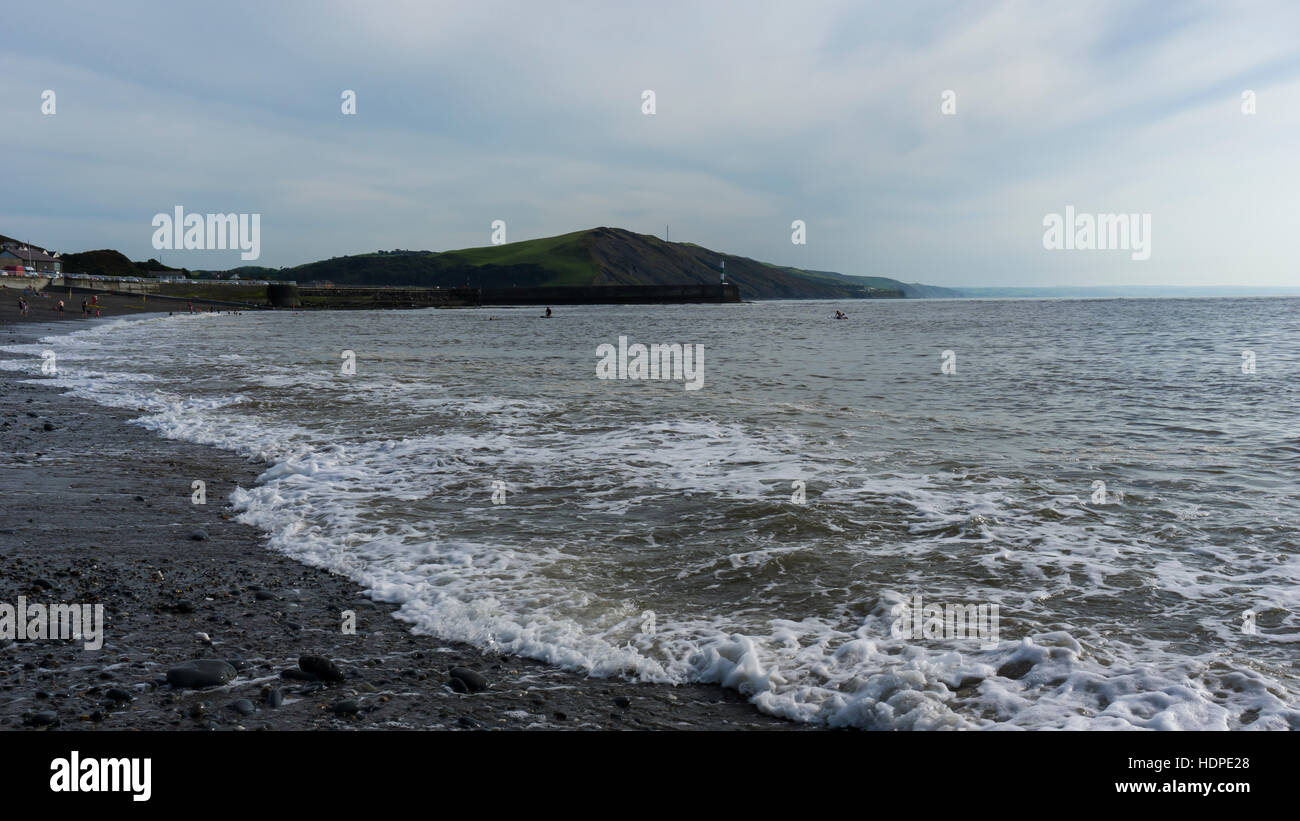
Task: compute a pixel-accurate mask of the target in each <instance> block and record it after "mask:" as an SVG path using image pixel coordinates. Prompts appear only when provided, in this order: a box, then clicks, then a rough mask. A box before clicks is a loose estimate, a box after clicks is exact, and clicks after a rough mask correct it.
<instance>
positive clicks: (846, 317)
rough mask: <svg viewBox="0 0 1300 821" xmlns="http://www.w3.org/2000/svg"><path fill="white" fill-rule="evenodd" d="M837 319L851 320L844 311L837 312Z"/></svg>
mask: <svg viewBox="0 0 1300 821" xmlns="http://www.w3.org/2000/svg"><path fill="white" fill-rule="evenodd" d="M835 318H836V319H848V318H849V315H848V314H846V313H844V312H843V311H836V312H835Z"/></svg>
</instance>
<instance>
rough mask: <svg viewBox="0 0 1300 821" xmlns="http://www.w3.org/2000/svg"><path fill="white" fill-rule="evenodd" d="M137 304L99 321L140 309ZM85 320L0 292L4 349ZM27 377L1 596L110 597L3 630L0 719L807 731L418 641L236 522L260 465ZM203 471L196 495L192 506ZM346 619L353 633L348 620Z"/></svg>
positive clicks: (18, 412)
mask: <svg viewBox="0 0 1300 821" xmlns="http://www.w3.org/2000/svg"><path fill="white" fill-rule="evenodd" d="M74 296H76V295H75V294H74ZM64 299H65V302H67V297H66V296H65V297H64ZM101 301H105V300H104V299H103V298H101ZM129 301H130V300H129V299H128V298H116V299H115V300H114V301H113V302H110V303H109V304H108V311H106V312H105V317H106V318H107V317H111V316H122V315H125V313H126V312H128V311H133V310H134V309H132V308H130V307H129V305H128V303H129ZM80 302H81V299H80V297H77V298H76V300H75V303H76V309H77V312H78V313H79V311H80ZM39 304H40V305H42V307H43V306H44V305H46V304H48V302H47V301H46V300H40V301H39ZM196 304H197V303H196ZM183 307H184V306H183V305H182V309H183ZM150 308H151V309H153V310H154V311H156V306H153V305H151V306H150ZM110 311H111V312H112V313H110ZM143 312H144V311H143V310H137V311H135V313H143ZM151 312H153V311H151ZM78 313H73V314H72V315H71V316H67V315H65V317H64V318H63V319H54V318H52V316H51V314H52V312H51V311H49V310H48V308H46V309H45V310H40V309H39V308H38V309H37V310H34V311H33V312H32V316H29V317H26V318H22V317H19V316H18V315H17V309H16V295H15V294H11V293H0V344H4V345H10V344H18V343H22V342H28V341H31V340H32V339H33V338H35V337H34V334H40V335H43V334H47V333H50V332H51V330H49V329H48V327H47V326H46V325H44V324H41V323H50V322H52V321H54V322H57V325H56V327H55V328H54V329H53V332H55V333H57V332H61V331H62V329H63V326H64V325H67V326H69V329H71V325H72V324H73V323H76V322H81V321H82V320H81V318H80V317H79V316H78ZM87 324H88V323H87ZM14 356H15V355H14V354H6V353H0V357H4V358H12V357H14ZM29 378H31V377H27V376H22V377H20V376H17V375H15V374H14V373H12V372H7V371H0V500H2V501H0V602H4V603H8V604H10V605H16V604H17V602H18V597H19V596H25V597H26V600H27V602H28V603H29V604H31V603H44V604H53V603H57V602H66V603H77V604H92V605H93V604H102V605H103V606H104V613H105V625H104V642H103V646H102V648H100V649H98V650H87V649H85V647H84V645H83V643H82V642H79V641H62V640H54V639H47V640H32V639H26V640H6V639H0V728H2V729H9V730H12V729H24V728H33V729H47V730H49V729H55V730H57V729H107V730H134V729H182V730H198V729H292V730H303V729H439V730H443V729H445V730H456V729H505V730H526V729H543V730H571V729H704V730H724V729H726V730H733V729H763V730H798V729H806V728H805V727H803V726H802V725H797V724H793V723H790V722H786V721H782V720H780V719H776V718H772V717H769V716H765V715H763V714H761V713H759V712H758V711H757V710H756V709H755V708H754V707H753V706H751V705H750V704H749V703H748V702H747V701H746V699H745V698H744V697H743V696H741V695H739V694H737V693H736V692H734V691H731V690H724V689H722V688H720V687H714V686H707V685H680V686H668V685H660V684H636V683H630V682H626V681H622V680H613V679H592V678H587V677H584V676H582V675H579V674H575V673H571V672H565V671H562V670H558V669H555V668H552V667H549V666H547V665H545V664H541V663H539V662H534V661H530V660H527V659H521V658H516V657H510V656H502V655H495V654H492V653H487V652H482V651H479V650H477V649H475V648H473V647H469V646H465V645H460V644H455V643H448V642H445V641H440V640H438V639H436V638H433V637H429V636H418V635H413V634H411V633H410V631H409V629H408V626H407V625H405V624H404V623H402V622H400V621H398V620H396V619H394V618H393V617H392V615H391V614H392V612H393V611H394V610H396V607H395V606H393V605H390V604H384V603H377V602H374V601H372V600H370V599H369V598H367V597H366V596H365V595H364V592H363V591H362V590H361V588H359V587H358V586H357V585H356V584H354V583H353V582H351V581H349V580H347V579H346V578H344V577H341V576H338V575H335V574H332V573H330V572H328V571H325V570H320V569H316V568H310V567H307V566H305V565H302V564H299V563H297V562H295V561H293V560H291V559H289V558H287V557H284V556H282V555H279V554H276V553H272V552H271V551H270V550H269V549H267V548H266V547H265V537H264V535H263V534H262V533H261V531H259V530H257V529H255V528H253V527H251V526H248V525H243V524H240V523H238V522H236V521H234V519H233V514H232V512H231V510H230V509H229V508H228V506H227V503H226V500H227V499H228V497H229V494H230V492H231V491H232V490H233V489H234V488H235V486H236V485H239V486H244V487H248V486H251V485H252V484H254V483H255V480H256V476H257V475H258V473H259V472H260V470H261V466H260V465H258V464H255V463H251V462H248V461H245V460H244V459H241V458H239V457H236V456H234V455H232V454H230V453H227V452H225V451H222V450H217V449H214V448H209V447H205V446H200V445H194V444H189V443H185V442H178V441H172V440H166V439H162V438H160V437H158V436H156V435H154V434H152V433H150V432H148V431H146V430H144V429H143V428H140V427H138V426H135V425H131V424H129V420H130V419H131V418H133V417H134V416H135V415H136V414H133V413H128V412H124V411H119V410H116V409H109V408H102V407H99V406H97V405H93V404H91V403H89V402H86V401H83V400H79V399H73V398H70V397H66V396H62V395H61V394H60V392H59V391H58V390H57V389H55V388H53V387H52V386H45V385H40V384H35V385H31V384H22V383H21V380H22V379H29ZM194 479H203V480H204V481H205V482H206V483H207V488H206V490H207V504H205V505H196V504H192V502H191V498H190V494H191V484H190V483H191V482H192V481H193V480H194ZM347 610H350V611H353V612H354V613H355V614H356V626H355V634H347V633H345V632H343V630H342V629H341V627H342V620H341V614H342V613H343V611H347ZM304 655H315V656H322V657H326V658H328V659H331V660H332V661H333V662H334V663H335V664H336V665H337V667H338V669H339V671H340V672H341V673H342V675H343V680H342V681H322V680H312V677H311V676H309V675H306V674H304V673H302V672H301V671H300V670H299V667H300V665H299V661H298V660H299V658H300V657H302V656H304ZM196 659H221V660H225V661H227V662H229V663H231V664H232V666H233V667H234V668H235V669H236V670H237V672H238V675H237V677H236V678H234V679H233V680H231V681H229V682H228V683H225V684H221V685H218V686H214V687H209V688H205V689H198V690H195V689H176V688H174V687H172V686H171V685H169V684H167V683H166V677H167V671H168V670H169V669H170V668H172V667H173V666H175V665H178V664H181V663H183V662H187V661H191V660H196ZM308 666H311V665H310V664H309V665H308ZM452 668H464V669H465V670H468V671H472V673H477V674H479V675H481V676H482V677H483V679H485V680H486V684H487V689H485V690H482V691H479V692H462V691H464V690H468V689H472V688H473V687H474V686H475V679H474V676H473V675H472V674H467V673H464V672H458V675H459V676H460V678H459V679H456V678H454V677H453V676H452V675H451V674H450V671H451V670H452ZM465 682H469V684H468V686H467V685H466V683H465ZM241 700H243V701H241ZM277 705H278V706H277Z"/></svg>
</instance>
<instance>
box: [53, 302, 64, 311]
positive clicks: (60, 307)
mask: <svg viewBox="0 0 1300 821" xmlns="http://www.w3.org/2000/svg"><path fill="white" fill-rule="evenodd" d="M54 310H55V311H57V312H58V313H63V300H61V299H60V300H59V304H58V305H55V306H54Z"/></svg>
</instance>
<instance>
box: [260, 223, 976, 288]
mask: <svg viewBox="0 0 1300 821" xmlns="http://www.w3.org/2000/svg"><path fill="white" fill-rule="evenodd" d="M724 262H725V264H726V273H727V281H728V282H734V283H736V284H737V285H738V286H739V287H740V294H741V296H742V298H745V299H854V298H857V299H861V298H901V297H915V296H936V295H945V296H949V295H950V296H956V292H948V291H947V289H942V288H934V287H933V286H916V285H908V284H906V283H902V282H899V281H897V280H893V279H888V278H885V277H854V276H848V275H845V274H837V273H832V272H826V271H804V270H801V269H799V268H789V267H783V266H778V265H772V264H769V263H766V262H759V261H757V260H753V259H749V258H748V257H741V256H735V255H732V254H722V253H719V252H717V251H711V250H709V249H707V248H702V247H700V246H698V245H694V244H692V243H687V242H665V241H664V240H662V239H660V238H658V237H655V236H650V235H648V234H637V233H633V232H631V231H625V230H623V229H621V228H592V229H589V230H586V231H575V232H573V233H571V234H561V235H559V236H555V237H545V238H542V239H533V240H525V241H523V242H512V243H509V244H506V245H489V246H485V247H482V248H464V249H461V250H456V251H444V252H441V253H437V252H432V251H379V252H376V253H373V254H358V255H355V256H345V257H334V258H332V259H326V260H320V261H319V262H310V263H307V264H305V265H299V266H297V267H295V268H286V269H283V270H280V271H276V272H274V274H273V275H274V277H275V278H278V279H291V280H297V281H298V282H300V283H304V282H312V281H322V280H324V281H329V282H333V283H334V284H336V285H424V286H438V287H444V288H446V287H455V286H463V285H467V284H468V285H470V286H472V287H485V288H509V287H512V286H520V287H524V286H545V285H588V286H591V285H676V284H684V283H701V284H703V283H715V282H718V278H719V272H720V266H721V264H722V263H724ZM266 276H267V278H270V277H271V276H272V275H271V274H267V275H266ZM921 289H926V290H927V291H933V292H944V293H942V294H940V293H922V291H921Z"/></svg>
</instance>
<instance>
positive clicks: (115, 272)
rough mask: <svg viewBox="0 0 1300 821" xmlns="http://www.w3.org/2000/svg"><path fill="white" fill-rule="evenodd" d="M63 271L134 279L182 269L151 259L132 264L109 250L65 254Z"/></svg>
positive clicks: (123, 256)
mask: <svg viewBox="0 0 1300 821" xmlns="http://www.w3.org/2000/svg"><path fill="white" fill-rule="evenodd" d="M61 259H62V260H63V270H64V271H66V272H67V273H70V274H71V273H76V274H100V275H103V276H111V277H134V276H148V275H150V274H151V273H152V272H155V271H180V270H182V269H180V268H169V267H168V266H166V265H163V264H162V263H161V262H159V261H158V260H156V259H150V260H147V261H145V262H132V261H131V260H130V259H128V258H127V257H126V256H125V255H124V254H121V253H119V252H117V251H113V250H110V249H108V248H104V249H101V250H99V251H81V252H79V253H75V254H64V255H63V256H62V258H61Z"/></svg>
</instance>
